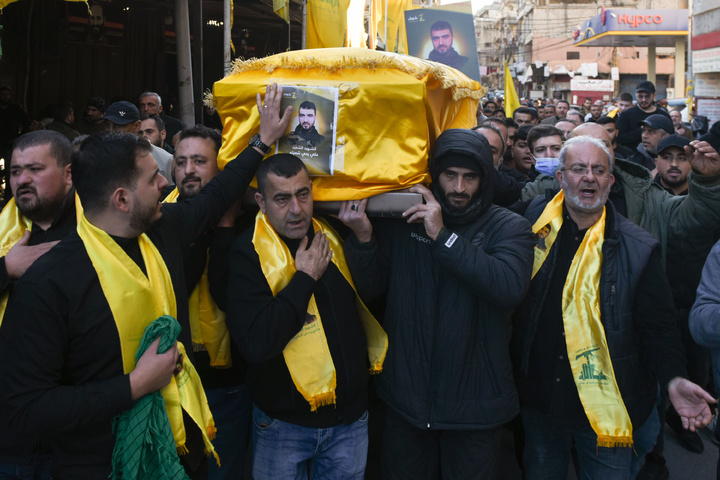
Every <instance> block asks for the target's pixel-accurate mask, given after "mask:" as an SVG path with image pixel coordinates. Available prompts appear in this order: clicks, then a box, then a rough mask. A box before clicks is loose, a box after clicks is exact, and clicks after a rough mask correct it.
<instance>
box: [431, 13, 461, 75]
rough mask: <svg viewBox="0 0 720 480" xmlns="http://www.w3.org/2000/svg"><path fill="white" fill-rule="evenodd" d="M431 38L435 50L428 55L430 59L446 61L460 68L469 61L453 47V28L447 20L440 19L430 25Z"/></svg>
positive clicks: (448, 64) (445, 62)
mask: <svg viewBox="0 0 720 480" xmlns="http://www.w3.org/2000/svg"><path fill="white" fill-rule="evenodd" d="M430 39H431V40H432V44H433V50H432V51H431V52H430V55H428V60H431V61H433V62H440V63H444V64H445V65H447V66H449V67H453V68H457V69H458V70H460V69H462V68H463V67H464V66H465V64H466V63H467V61H468V57H463V56H462V55H460V54H459V53H458V52H456V51H455V49H454V48H453V29H452V26H451V25H450V24H449V23H448V22H446V21H445V20H439V21H437V22H435V23H433V24H432V25H431V26H430Z"/></svg>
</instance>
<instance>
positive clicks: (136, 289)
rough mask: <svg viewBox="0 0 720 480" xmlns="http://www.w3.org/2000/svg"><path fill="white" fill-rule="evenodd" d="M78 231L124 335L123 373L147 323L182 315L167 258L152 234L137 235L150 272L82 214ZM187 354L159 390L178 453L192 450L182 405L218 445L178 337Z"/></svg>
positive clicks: (209, 449) (129, 367) (131, 362)
mask: <svg viewBox="0 0 720 480" xmlns="http://www.w3.org/2000/svg"><path fill="white" fill-rule="evenodd" d="M77 230H78V235H79V236H80V239H81V240H82V242H83V244H84V245H85V249H86V250H87V253H88V256H89V257H90V261H91V262H92V264H93V267H94V268H95V272H96V273H97V276H98V279H99V280H100V286H101V287H102V290H103V294H104V295H105V298H106V299H107V302H108V305H109V306H110V311H111V312H112V314H113V318H114V319H115V325H116V327H117V330H118V335H119V337H120V347H121V351H122V361H123V370H124V372H125V373H126V374H127V373H130V372H131V371H132V370H133V369H134V368H135V353H136V352H137V350H138V347H139V346H140V341H141V339H142V337H143V333H144V332H145V328H146V327H147V326H148V325H150V323H151V322H152V321H153V320H155V319H156V318H158V317H162V316H164V315H170V316H172V317H176V316H177V304H176V301H175V291H174V289H173V285H172V281H171V279H170V272H168V269H167V267H166V266H165V261H164V260H163V258H162V256H160V252H158V250H157V248H155V245H153V243H152V242H151V241H150V238H148V236H147V235H145V234H142V235H140V237H138V245H139V246H140V253H141V254H142V258H143V262H144V263H145V269H146V270H147V276H145V274H144V273H143V271H142V270H141V269H140V267H139V266H138V265H137V264H136V263H135V262H134V261H133V260H132V259H131V258H130V257H129V256H128V254H127V253H125V251H124V250H123V249H122V248H121V247H120V245H118V244H117V242H115V240H113V239H112V238H111V237H110V235H108V234H107V233H106V232H104V231H103V230H101V229H99V228H97V227H95V226H94V225H92V224H91V223H90V222H89V221H88V220H87V218H85V215H84V214H83V215H82V217H81V218H80V222H79V223H78V227H77ZM178 350H179V352H180V353H181V354H182V355H183V368H182V371H181V372H180V374H178V375H177V376H173V378H172V379H171V380H170V384H169V385H167V386H165V387H164V388H163V389H162V390H160V393H162V396H163V398H164V399H165V410H167V415H168V418H169V419H170V426H171V428H172V432H173V437H174V438H175V445H176V447H177V450H178V453H179V454H181V455H182V454H185V453H187V447H186V445H185V442H186V435H185V425H184V423H183V414H182V412H183V410H185V411H186V412H187V413H188V415H189V416H190V417H191V418H192V419H193V421H194V422H195V423H196V424H197V426H198V427H199V428H200V431H201V432H202V435H203V440H204V442H205V449H206V453H208V454H209V453H210V452H214V451H215V449H214V447H213V446H212V443H210V440H211V439H212V438H214V436H215V422H214V421H213V418H212V414H211V413H210V410H209V408H208V406H207V398H206V397H205V391H204V390H203V388H202V383H201V382H200V377H199V376H198V373H197V371H196V370H195V367H194V366H193V364H192V363H190V360H188V358H187V355H186V354H185V347H184V346H183V345H182V343H180V342H178Z"/></svg>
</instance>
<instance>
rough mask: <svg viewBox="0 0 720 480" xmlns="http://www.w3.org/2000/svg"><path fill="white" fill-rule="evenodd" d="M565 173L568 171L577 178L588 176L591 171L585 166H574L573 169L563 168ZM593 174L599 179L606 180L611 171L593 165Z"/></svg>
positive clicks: (601, 166)
mask: <svg viewBox="0 0 720 480" xmlns="http://www.w3.org/2000/svg"><path fill="white" fill-rule="evenodd" d="M562 170H563V171H565V170H568V171H570V173H572V174H573V175H574V176H576V177H584V176H586V175H587V174H588V172H589V171H590V170H591V169H590V168H588V167H587V166H585V165H573V166H572V167H568V168H563V169H562ZM592 173H593V176H595V177H599V178H605V177H607V176H608V175H610V171H609V170H608V169H607V167H604V166H603V165H593V166H592Z"/></svg>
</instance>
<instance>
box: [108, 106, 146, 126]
mask: <svg viewBox="0 0 720 480" xmlns="http://www.w3.org/2000/svg"><path fill="white" fill-rule="evenodd" d="M104 118H105V120H109V121H111V122H112V123H114V124H115V125H127V124H128V123H132V122H137V121H138V120H140V110H138V109H137V107H136V106H135V105H133V104H132V103H130V102H115V103H113V104H112V105H110V106H109V107H108V108H107V111H106V112H105V117H104Z"/></svg>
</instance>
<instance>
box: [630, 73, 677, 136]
mask: <svg viewBox="0 0 720 480" xmlns="http://www.w3.org/2000/svg"><path fill="white" fill-rule="evenodd" d="M635 95H636V96H637V105H635V106H634V107H630V108H628V109H627V110H625V111H624V112H622V113H621V114H620V116H619V117H618V121H617V128H618V132H619V135H618V139H617V141H618V143H619V144H620V145H624V146H626V147H628V148H632V149H635V148H637V146H638V144H639V143H640V142H641V141H642V139H641V138H640V136H641V133H642V129H641V128H640V127H641V124H640V122H642V121H643V120H645V119H647V118H648V117H649V116H650V115H663V116H665V117H667V118H668V120H671V119H670V114H669V113H668V112H667V111H666V110H663V109H662V108H658V107H657V106H656V105H655V85H654V84H653V83H652V82H650V81H647V80H644V81H642V82H640V83H638V86H637V88H636V89H635ZM622 98H623V97H622V95H620V99H621V100H622ZM620 104H621V105H622V103H620ZM670 124H671V125H672V121H671V122H670ZM670 133H672V132H670Z"/></svg>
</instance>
